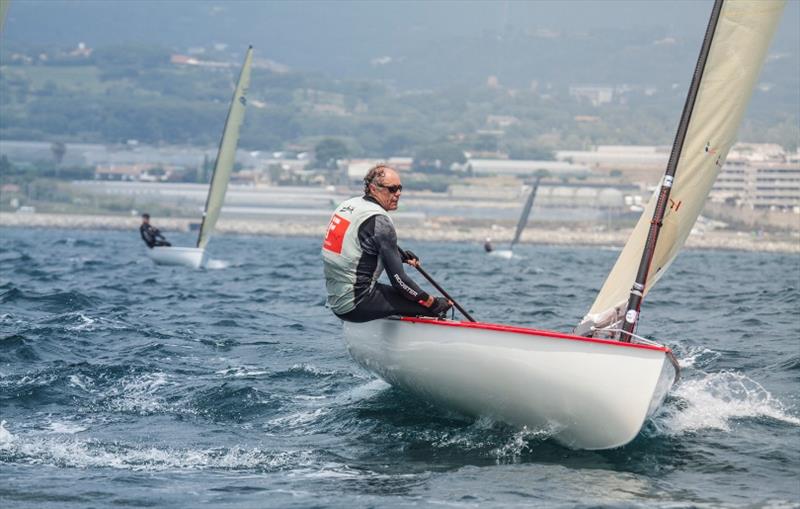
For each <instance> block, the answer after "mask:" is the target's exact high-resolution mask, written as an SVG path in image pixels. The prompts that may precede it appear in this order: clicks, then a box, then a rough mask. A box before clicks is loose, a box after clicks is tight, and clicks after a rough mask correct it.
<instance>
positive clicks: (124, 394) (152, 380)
mask: <svg viewBox="0 0 800 509" xmlns="http://www.w3.org/2000/svg"><path fill="white" fill-rule="evenodd" d="M167 384H168V382H167V375H165V374H164V373H161V372H157V373H148V374H146V375H143V376H133V377H126V378H122V379H121V380H120V381H119V384H118V385H117V386H115V387H112V388H111V389H110V390H109V391H108V397H109V399H108V405H109V406H110V407H111V408H112V409H113V410H117V411H122V412H134V413H138V414H152V413H156V412H159V411H162V410H165V409H168V405H167V404H166V403H165V402H164V399H163V398H162V397H161V396H160V395H159V394H157V393H158V391H159V389H160V388H161V387H163V386H166V385H167Z"/></svg>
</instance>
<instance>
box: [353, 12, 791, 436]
mask: <svg viewBox="0 0 800 509" xmlns="http://www.w3.org/2000/svg"><path fill="white" fill-rule="evenodd" d="M783 7H784V0H716V1H715V3H714V7H713V9H712V14H711V20H710V22H709V25H708V30H707V32H706V36H705V39H704V41H703V46H702V49H701V52H700V58H699V59H698V64H697V68H696V69H695V73H694V77H693V79H692V83H691V88H690V90H689V94H688V97H687V100H686V104H685V106H684V110H683V114H682V116H681V121H680V124H679V128H678V133H677V136H676V139H675V144H674V145H673V149H672V154H671V157H670V162H669V164H668V166H667V172H666V176H665V177H664V179H663V181H662V186H661V189H660V190H659V191H658V193H657V195H656V196H655V197H654V198H653V199H652V200H651V202H650V203H649V205H648V206H647V208H646V210H645V212H644V214H643V216H642V219H641V220H640V221H639V224H638V226H637V227H636V228H635V230H634V232H633V234H632V236H631V238H630V240H629V241H628V243H627V245H626V246H625V248H624V249H623V251H622V253H621V255H620V257H619V260H618V261H617V263H616V265H615V266H614V268H613V270H612V271H611V274H610V275H609V276H608V279H607V280H606V283H605V285H604V286H603V288H602V289H601V291H600V294H599V295H598V297H597V300H596V301H595V303H594V305H593V306H592V308H591V310H590V312H589V314H588V315H587V317H586V318H585V319H584V320H583V322H582V323H581V324H580V325H579V326H578V328H577V329H576V333H575V334H564V333H559V332H552V331H544V330H537V329H529V328H522V327H514V326H505V325H496V324H488V323H478V322H458V321H450V320H433V319H422V318H400V319H384V320H375V321H372V322H367V323H349V322H345V324H344V337H345V342H346V344H347V348H348V350H349V351H350V354H351V355H352V356H353V358H354V359H355V360H356V361H357V362H358V363H359V364H361V365H362V366H364V367H365V368H366V369H369V370H371V371H373V372H374V373H376V374H378V375H379V376H380V377H381V378H383V379H385V380H386V381H388V382H389V383H391V384H393V385H396V386H399V387H402V388H405V389H406V390H408V391H411V392H413V393H415V394H417V395H419V396H421V397H423V398H426V399H429V400H431V401H434V402H436V403H439V404H442V405H443V406H446V407H448V408H453V409H456V410H460V411H462V412H464V413H467V414H470V415H485V416H489V417H492V418H494V419H497V420H501V421H504V422H508V423H511V424H515V425H520V426H527V427H529V428H530V429H533V430H548V431H549V432H550V433H551V435H552V436H553V437H554V438H555V439H556V440H558V441H559V442H561V443H563V444H565V445H567V446H569V447H573V448H580V449H607V448H612V447H618V446H621V445H624V444H626V443H628V442H630V441H631V440H632V439H633V438H634V437H636V435H637V434H638V433H639V431H640V430H641V427H642V425H643V424H644V422H645V420H646V419H647V417H648V416H650V415H652V414H653V412H654V411H655V410H656V409H657V408H658V407H659V406H660V405H661V403H662V402H663V400H664V398H665V397H666V394H667V392H668V391H669V389H670V388H671V386H672V385H673V383H674V381H676V380H677V377H678V372H679V367H678V364H677V361H676V360H675V358H674V356H673V355H672V353H671V352H670V350H669V348H667V347H665V346H662V345H659V344H657V343H654V342H652V341H648V340H646V339H644V338H641V337H640V336H637V335H635V334H634V332H635V326H636V325H637V324H638V315H639V306H640V305H641V298H642V297H643V296H644V295H645V294H646V293H647V290H649V289H650V288H651V287H652V285H653V284H654V283H655V282H656V281H657V280H658V279H659V278H660V277H661V276H662V275H663V274H664V272H665V270H666V268H667V267H668V266H669V264H670V263H671V262H672V261H673V260H674V258H675V255H676V254H677V252H678V250H679V249H680V248H681V246H682V245H683V243H684V241H685V240H686V237H687V236H688V234H689V231H690V230H691V227H692V225H693V224H694V222H695V220H696V219H697V216H698V214H699V212H700V210H701V209H702V208H703V204H704V203H705V200H706V196H707V194H708V192H709V190H710V188H711V185H712V184H713V182H714V179H715V178H716V176H717V173H718V172H719V170H720V168H721V167H722V165H723V164H724V162H725V158H726V156H727V153H728V150H729V149H730V147H731V145H732V144H733V142H734V140H735V135H736V131H737V130H738V128H739V124H740V123H741V119H742V116H743V114H744V111H745V109H746V107H747V103H748V101H749V98H750V96H751V95H752V91H753V89H754V86H755V83H756V80H757V78H758V75H759V71H760V69H761V66H762V64H763V62H764V59H765V57H766V52H767V49H768V47H769V43H770V40H771V39H772V36H773V34H774V32H775V30H776V27H777V24H778V21H779V20H780V17H781V13H782V11H783ZM670 191H671V193H670ZM662 225H663V226H662ZM659 230H661V231H660V232H659ZM659 233H660V235H659ZM631 288H633V289H632V290H631Z"/></svg>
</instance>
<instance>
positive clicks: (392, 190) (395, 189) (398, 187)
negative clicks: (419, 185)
mask: <svg viewBox="0 0 800 509" xmlns="http://www.w3.org/2000/svg"><path fill="white" fill-rule="evenodd" d="M375 185H376V186H378V187H382V188H384V189H386V190H387V191H389V192H390V193H392V194H395V193H399V192H400V191H402V190H403V184H397V185H396V186H385V185H383V184H375Z"/></svg>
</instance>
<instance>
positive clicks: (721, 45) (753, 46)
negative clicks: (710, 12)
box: [576, 0, 785, 334]
mask: <svg viewBox="0 0 800 509" xmlns="http://www.w3.org/2000/svg"><path fill="white" fill-rule="evenodd" d="M720 4H721V5H720ZM784 4H785V1H784V0H725V1H723V2H719V3H718V5H715V10H716V9H717V8H719V17H718V19H717V21H716V23H715V24H714V25H713V28H714V30H713V34H712V35H713V37H711V43H710V48H709V51H708V54H707V58H706V60H705V65H704V69H703V70H702V79H700V80H699V86H698V89H697V93H696V97H695V98H694V101H693V103H691V102H690V101H689V100H687V105H686V107H688V108H690V111H688V112H687V111H684V115H683V117H686V116H687V113H688V122H687V124H686V125H685V126H683V125H679V131H678V134H677V135H676V144H675V146H673V154H672V155H673V156H674V157H675V158H676V161H677V162H675V161H673V160H672V157H671V161H670V166H668V168H670V169H671V170H672V173H673V174H674V179H673V178H672V175H671V174H670V173H669V172H668V173H667V174H666V175H665V176H664V179H663V180H662V182H661V185H660V187H664V186H665V185H670V184H671V190H670V192H669V199H668V201H667V202H666V203H659V200H658V198H659V196H661V194H662V193H661V192H660V190H657V191H656V193H655V194H654V195H653V198H651V200H650V202H649V203H648V205H647V207H646V208H645V210H644V212H643V213H642V216H641V218H640V219H639V222H638V223H637V225H636V227H635V228H634V230H633V233H632V234H631V237H630V238H629V240H628V242H627V243H626V245H625V247H624V248H623V250H622V253H620V256H619V258H618V259H617V262H616V264H615V265H614V268H613V269H612V270H611V273H610V274H609V276H608V278H607V279H606V281H605V283H604V285H603V287H602V288H601V289H600V292H599V294H598V296H597V298H596V300H595V302H594V304H593V305H592V307H591V309H590V310H589V313H588V314H587V315H586V317H584V319H583V321H582V323H581V324H580V325H579V326H578V327H577V329H576V332H577V333H580V334H591V333H592V330H593V329H595V328H603V327H609V326H615V324H617V322H619V321H620V320H621V319H622V315H623V314H624V313H625V310H626V308H627V304H628V297H629V294H630V292H631V288H632V287H633V285H634V282H636V280H637V272H638V269H639V267H640V261H642V258H643V254H644V250H645V246H646V245H647V240H648V236H649V235H650V233H651V224H650V223H651V221H652V220H653V218H654V217H656V216H655V215H654V213H655V212H656V207H657V206H663V207H664V208H665V211H664V216H663V220H662V222H661V228H660V232H659V234H658V242H657V243H656V244H655V246H652V247H651V249H652V254H651V255H650V262H649V267H648V268H649V270H648V271H647V273H646V276H645V277H644V278H643V280H644V281H645V282H646V284H645V285H643V288H641V290H640V291H641V294H642V297H643V296H644V295H646V294H647V292H648V291H649V290H650V289H651V288H652V287H653V285H655V283H656V282H657V281H658V280H659V279H660V278H661V277H662V276H663V275H664V273H665V272H666V270H667V268H668V267H669V266H670V264H671V263H672V262H673V261H674V259H675V257H676V255H677V253H678V251H679V250H680V249H681V247H682V246H683V245H684V243H685V242H686V239H687V237H688V236H689V233H690V232H691V229H692V226H693V225H694V223H695V221H696V220H697V217H698V216H699V215H700V212H701V211H702V209H703V206H704V205H705V201H706V197H707V196H708V193H709V192H710V190H711V187H712V185H713V184H714V181H715V180H716V177H717V175H718V174H719V171H720V169H721V168H722V166H723V165H724V163H725V159H726V157H727V155H728V151H729V150H730V148H731V146H732V145H733V143H734V142H735V137H736V132H737V131H738V129H739V125H740V124H741V120H742V117H743V116H744V112H745V110H746V108H747V103H748V102H749V99H750V96H751V95H752V92H753V89H754V88H755V84H756V80H757V79H758V75H759V72H760V70H761V66H762V64H763V62H764V59H765V57H766V52H767V49H768V47H769V43H770V41H771V40H772V36H773V34H774V32H775V30H776V28H777V24H778V21H779V20H780V16H781V13H782V11H783V7H784ZM712 21H713V18H712ZM701 57H702V52H701ZM698 65H699V64H698ZM689 99H691V96H690V97H689ZM684 128H685V132H682V130H683V129H684ZM676 149H677V150H676ZM673 165H674V167H672V166H673ZM671 167H672V168H671ZM670 181H671V182H670Z"/></svg>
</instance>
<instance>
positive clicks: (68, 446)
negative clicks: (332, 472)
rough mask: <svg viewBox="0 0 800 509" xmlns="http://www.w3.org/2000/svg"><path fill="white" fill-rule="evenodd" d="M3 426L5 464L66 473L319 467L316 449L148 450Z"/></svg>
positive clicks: (0, 441) (0, 457) (0, 440)
mask: <svg viewBox="0 0 800 509" xmlns="http://www.w3.org/2000/svg"><path fill="white" fill-rule="evenodd" d="M6 424H7V422H6V421H2V422H0V461H1V462H7V463H11V462H14V463H26V464H32V465H50V466H56V467H62V468H115V469H125V470H134V471H150V472H153V471H155V472H159V471H172V470H236V471H240V470H245V471H256V472H274V471H278V470H287V469H295V468H303V467H308V466H311V465H312V464H314V462H315V457H314V453H313V451H311V450H302V449H300V450H289V451H270V450H264V449H260V448H250V449H246V448H242V447H219V448H205V449H192V448H173V447H143V446H139V445H129V444H125V443H121V442H116V441H115V442H111V443H106V442H102V441H99V440H95V439H86V440H83V439H77V438H74V437H69V436H53V435H52V434H50V435H36V434H32V435H14V434H12V433H11V432H10V431H9V430H8V429H7V428H6Z"/></svg>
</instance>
